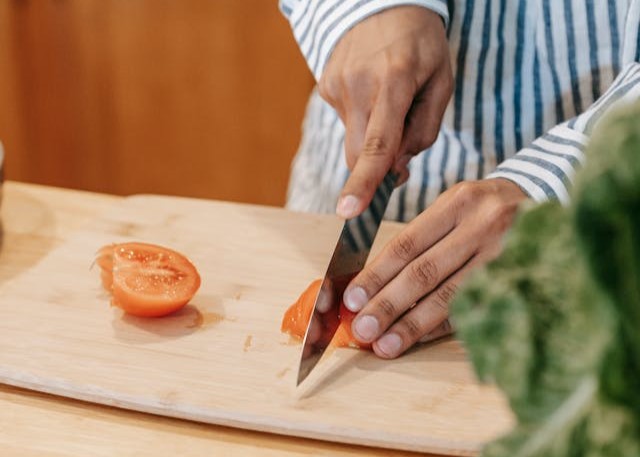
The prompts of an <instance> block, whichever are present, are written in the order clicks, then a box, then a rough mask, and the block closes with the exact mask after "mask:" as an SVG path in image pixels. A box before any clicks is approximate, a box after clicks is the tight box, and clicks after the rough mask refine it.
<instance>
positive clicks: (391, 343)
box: [378, 333, 402, 357]
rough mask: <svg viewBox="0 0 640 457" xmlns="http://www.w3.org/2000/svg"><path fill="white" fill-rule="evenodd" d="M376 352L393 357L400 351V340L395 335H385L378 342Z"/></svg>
mask: <svg viewBox="0 0 640 457" xmlns="http://www.w3.org/2000/svg"><path fill="white" fill-rule="evenodd" d="M378 350H380V352H382V353H383V354H384V355H386V356H388V357H395V356H397V355H398V354H400V351H401V350H402V338H400V336H399V335H398V334H397V333H387V334H386V335H385V336H383V337H382V338H380V339H379V340H378Z"/></svg>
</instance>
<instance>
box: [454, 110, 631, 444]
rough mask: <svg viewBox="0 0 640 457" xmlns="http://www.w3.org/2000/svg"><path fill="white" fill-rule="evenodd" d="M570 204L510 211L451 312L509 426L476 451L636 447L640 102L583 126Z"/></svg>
mask: <svg viewBox="0 0 640 457" xmlns="http://www.w3.org/2000/svg"><path fill="white" fill-rule="evenodd" d="M586 163H587V165H586V166H585V167H584V169H582V170H581V171H580V172H579V174H578V177H577V182H576V186H575V188H574V190H573V193H572V204H571V206H570V207H562V206H560V205H559V204H558V203H555V202H549V203H545V204H542V205H535V206H534V205H530V206H528V207H526V208H524V210H523V211H522V212H521V214H520V215H519V217H518V219H517V221H516V223H515V224H514V227H513V228H512V230H511V231H510V233H509V235H508V236H507V238H506V240H505V248H504V251H503V253H502V255H501V256H500V257H499V258H498V259H497V260H495V261H494V262H492V263H490V264H489V265H487V266H486V267H485V268H484V269H481V270H479V271H478V272H477V273H475V274H474V275H472V277H471V278H470V280H469V281H468V282H467V283H466V285H465V287H464V288H463V289H462V290H461V291H460V293H459V294H458V295H457V298H456V300H455V301H454V303H453V305H452V319H453V322H454V324H455V327H456V328H457V331H458V336H459V337H460V338H461V340H462V341H463V342H464V344H465V346H466V348H467V350H468V352H469V354H470V358H471V361H472V363H473V366H474V368H475V370H476V373H477V375H478V377H479V379H480V380H482V381H485V382H492V383H495V384H496V385H497V386H498V387H499V388H500V389H502V390H503V391H504V393H505V395H506V396H507V398H508V400H509V403H510V406H511V408H512V410H513V412H514V414H515V416H516V418H517V425H516V427H515V428H514V430H512V431H511V433H510V434H508V435H507V436H505V437H503V438H501V439H499V440H497V441H495V442H493V443H490V444H489V445H487V446H486V447H485V449H484V451H483V454H482V455H483V456H484V457H507V456H508V457H542V456H544V457H570V456H576V457H578V456H580V457H600V456H601V457H617V456H620V457H633V456H640V105H635V106H632V107H627V108H626V109H624V110H621V111H617V112H616V113H615V114H613V115H611V116H609V117H608V119H607V120H605V121H604V122H603V123H601V126H600V127H599V128H598V129H597V131H596V132H595V133H594V135H593V138H592V141H591V144H590V146H589V149H588V151H587V162H586Z"/></svg>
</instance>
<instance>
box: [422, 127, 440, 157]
mask: <svg viewBox="0 0 640 457" xmlns="http://www.w3.org/2000/svg"><path fill="white" fill-rule="evenodd" d="M439 133H440V132H439V131H438V130H436V129H434V128H427V129H425V130H424V131H423V132H422V136H421V138H420V141H419V142H418V148H419V149H420V150H421V151H422V150H424V149H427V148H429V147H431V146H432V145H433V143H435V142H436V140H437V139H438V134H439Z"/></svg>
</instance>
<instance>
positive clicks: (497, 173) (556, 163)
mask: <svg viewBox="0 0 640 457" xmlns="http://www.w3.org/2000/svg"><path fill="white" fill-rule="evenodd" d="M637 100H640V63H637V62H636V63H631V64H629V65H627V66H626V67H625V68H624V69H623V70H622V72H621V73H620V74H619V75H618V77H617V78H616V79H615V81H614V82H613V84H612V85H611V87H609V89H608V90H607V92H605V93H604V94H603V95H602V96H601V97H600V98H599V99H598V100H597V101H596V102H595V103H594V104H593V105H592V106H591V107H590V108H589V109H588V110H587V111H585V112H584V113H582V114H580V115H578V116H577V117H575V118H573V119H571V120H569V121H567V122H564V123H562V124H560V125H557V126H555V127H553V128H552V129H551V130H549V131H548V132H547V133H546V134H544V135H543V136H541V137H540V138H538V139H536V140H535V141H534V142H533V143H532V144H531V145H530V146H529V147H526V148H524V149H522V150H521V151H519V152H518V153H517V154H515V155H514V156H513V157H511V158H509V159H507V160H505V161H504V162H502V163H501V164H500V165H498V167H497V168H496V169H495V170H494V171H493V172H492V173H490V174H489V175H487V179H490V178H505V179H508V180H510V181H512V182H514V183H515V184H517V185H518V186H520V188H521V189H522V190H523V191H524V192H525V193H527V194H528V195H529V196H530V197H531V198H533V199H534V200H536V201H545V200H550V199H557V200H559V201H560V202H562V203H563V204H567V203H568V202H569V188H570V187H571V185H572V183H573V179H574V177H575V173H576V171H577V169H578V168H580V166H581V164H582V163H583V162H584V151H585V149H586V147H587V143H588V141H589V137H590V136H591V132H592V131H593V129H594V127H595V126H596V125H597V123H598V121H599V120H600V119H601V118H602V116H604V115H605V114H606V113H607V112H608V111H609V110H610V109H611V108H612V107H614V106H616V105H618V104H620V103H629V102H633V101H637ZM638 122H640V120H638Z"/></svg>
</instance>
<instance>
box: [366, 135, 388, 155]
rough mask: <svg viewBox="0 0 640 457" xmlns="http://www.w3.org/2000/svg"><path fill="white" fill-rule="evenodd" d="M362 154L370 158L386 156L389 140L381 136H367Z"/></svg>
mask: <svg viewBox="0 0 640 457" xmlns="http://www.w3.org/2000/svg"><path fill="white" fill-rule="evenodd" d="M362 154H363V155H364V156H367V157H369V158H377V157H386V155H387V142H386V140H385V139H384V138H383V137H381V136H372V137H370V138H367V140H366V141H365V143H364V147H363V148H362Z"/></svg>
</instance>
